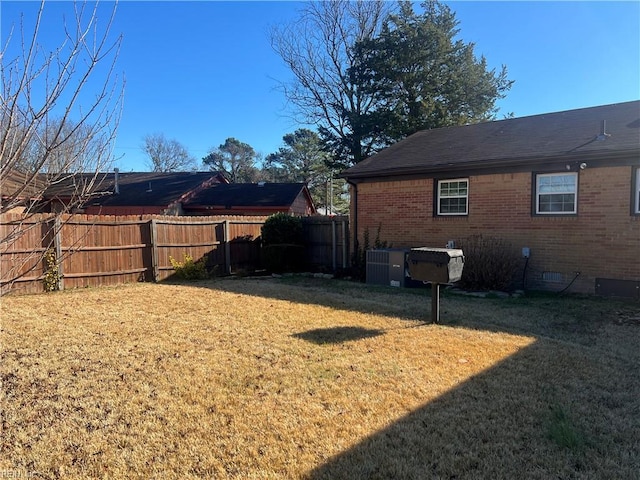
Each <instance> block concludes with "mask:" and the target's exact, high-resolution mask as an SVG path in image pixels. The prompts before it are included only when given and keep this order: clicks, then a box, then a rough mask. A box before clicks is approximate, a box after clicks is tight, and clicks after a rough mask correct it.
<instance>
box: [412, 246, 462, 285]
mask: <svg viewBox="0 0 640 480" xmlns="http://www.w3.org/2000/svg"><path fill="white" fill-rule="evenodd" d="M408 263H409V275H410V276H411V278H412V279H414V280H421V281H423V282H431V283H454V282H457V281H459V280H460V279H461V278H462V269H463V267H464V255H463V253H462V250H460V249H457V248H429V247H420V248H412V249H411V251H410V252H409V262H408Z"/></svg>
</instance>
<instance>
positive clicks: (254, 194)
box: [184, 182, 313, 209]
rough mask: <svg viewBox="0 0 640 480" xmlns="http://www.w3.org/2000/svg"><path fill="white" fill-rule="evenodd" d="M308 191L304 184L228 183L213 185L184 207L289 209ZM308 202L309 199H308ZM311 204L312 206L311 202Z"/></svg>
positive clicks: (191, 199) (195, 196)
mask: <svg viewBox="0 0 640 480" xmlns="http://www.w3.org/2000/svg"><path fill="white" fill-rule="evenodd" d="M301 193H305V194H306V195H307V196H308V191H307V190H306V186H305V184H304V183H264V182H261V183H229V184H220V185H215V186H214V187H212V188H208V189H206V190H202V191H201V192H198V193H197V194H196V195H194V196H193V197H192V198H190V199H189V201H188V202H187V203H186V204H185V205H184V206H185V209H188V208H196V207H221V208H230V207H232V206H233V207H289V206H291V205H292V204H293V202H294V201H295V200H296V198H298V195H300V194H301ZM309 200H311V198H310V197H309ZM311 204H313V203H312V202H311Z"/></svg>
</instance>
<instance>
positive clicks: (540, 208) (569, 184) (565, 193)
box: [535, 173, 578, 215]
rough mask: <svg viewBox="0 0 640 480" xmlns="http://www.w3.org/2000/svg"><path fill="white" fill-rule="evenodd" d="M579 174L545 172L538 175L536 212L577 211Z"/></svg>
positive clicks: (559, 213) (557, 212)
mask: <svg viewBox="0 0 640 480" xmlns="http://www.w3.org/2000/svg"><path fill="white" fill-rule="evenodd" d="M577 194H578V174H577V173H545V174H539V175H536V210H535V211H536V214H539V215H566V214H572V213H574V214H575V213H577V212H578V210H577V196H578V195H577Z"/></svg>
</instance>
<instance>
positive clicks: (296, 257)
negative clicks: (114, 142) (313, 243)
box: [262, 243, 304, 273]
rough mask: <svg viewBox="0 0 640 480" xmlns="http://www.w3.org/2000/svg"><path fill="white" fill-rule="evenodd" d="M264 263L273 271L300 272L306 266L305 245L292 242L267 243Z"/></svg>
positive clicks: (268, 269)
mask: <svg viewBox="0 0 640 480" xmlns="http://www.w3.org/2000/svg"><path fill="white" fill-rule="evenodd" d="M262 263H263V266H264V268H266V269H267V271H269V272H272V273H285V272H299V271H301V270H302V268H303V266H304V247H303V246H302V245H293V244H291V243H280V244H276V245H265V246H263V247H262Z"/></svg>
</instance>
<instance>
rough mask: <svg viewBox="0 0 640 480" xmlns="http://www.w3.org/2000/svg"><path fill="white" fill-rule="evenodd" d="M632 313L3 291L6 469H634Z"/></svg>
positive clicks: (272, 292)
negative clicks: (436, 309)
mask: <svg viewBox="0 0 640 480" xmlns="http://www.w3.org/2000/svg"><path fill="white" fill-rule="evenodd" d="M637 307H638V305H637V304H619V303H613V302H606V301H603V300H598V299H585V298H564V299H559V298H552V297H550V296H543V297H539V298H532V299H530V298H527V299H503V300H498V299H472V298H461V297H453V296H445V297H444V298H443V299H442V312H441V316H442V321H443V324H441V325H431V324H425V323H424V322H423V321H422V320H423V319H424V317H426V316H427V315H428V312H429V304H428V296H427V294H426V293H425V292H417V291H406V290H396V289H380V288H371V287H365V286H362V285H358V284H352V283H346V282H341V281H323V280H316V279H302V280H293V281H292V280H287V279H279V280H277V279H244V280H241V279H223V280H216V281H212V282H208V283H198V284H194V285H171V284H163V285H153V284H136V285H128V286H122V287H115V288H103V289H91V290H82V291H68V292H61V293H56V294H47V295H33V296H24V297H6V298H3V299H2V310H1V314H2V337H1V339H2V358H1V362H2V363H1V364H0V376H1V379H2V392H3V397H2V401H1V405H2V439H1V443H0V478H4V477H6V476H7V475H9V474H11V475H16V474H20V475H23V478H24V477H25V476H26V475H32V477H34V478H64V479H67V478H141V479H142V478H145V479H146V478H161V477H162V478H181V479H182V478H184V479H188V478H243V479H244V478H248V479H252V478H256V479H257V478H260V479H265V478H266V479H269V478H311V479H317V478H349V479H351V478H363V479H364V478H416V479H417V478H515V477H519V478H524V477H526V478H541V479H542V478H550V477H555V478H634V476H635V475H637V472H638V471H640V459H639V453H638V452H639V451H640V374H639V370H640V369H639V365H640V352H639V349H638V344H639V342H638V340H639V326H638V323H640V318H638V316H637V315H638V312H637V310H638V309H637ZM3 472H4V473H3ZM6 472H9V473H6ZM2 475H4V477H2Z"/></svg>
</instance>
